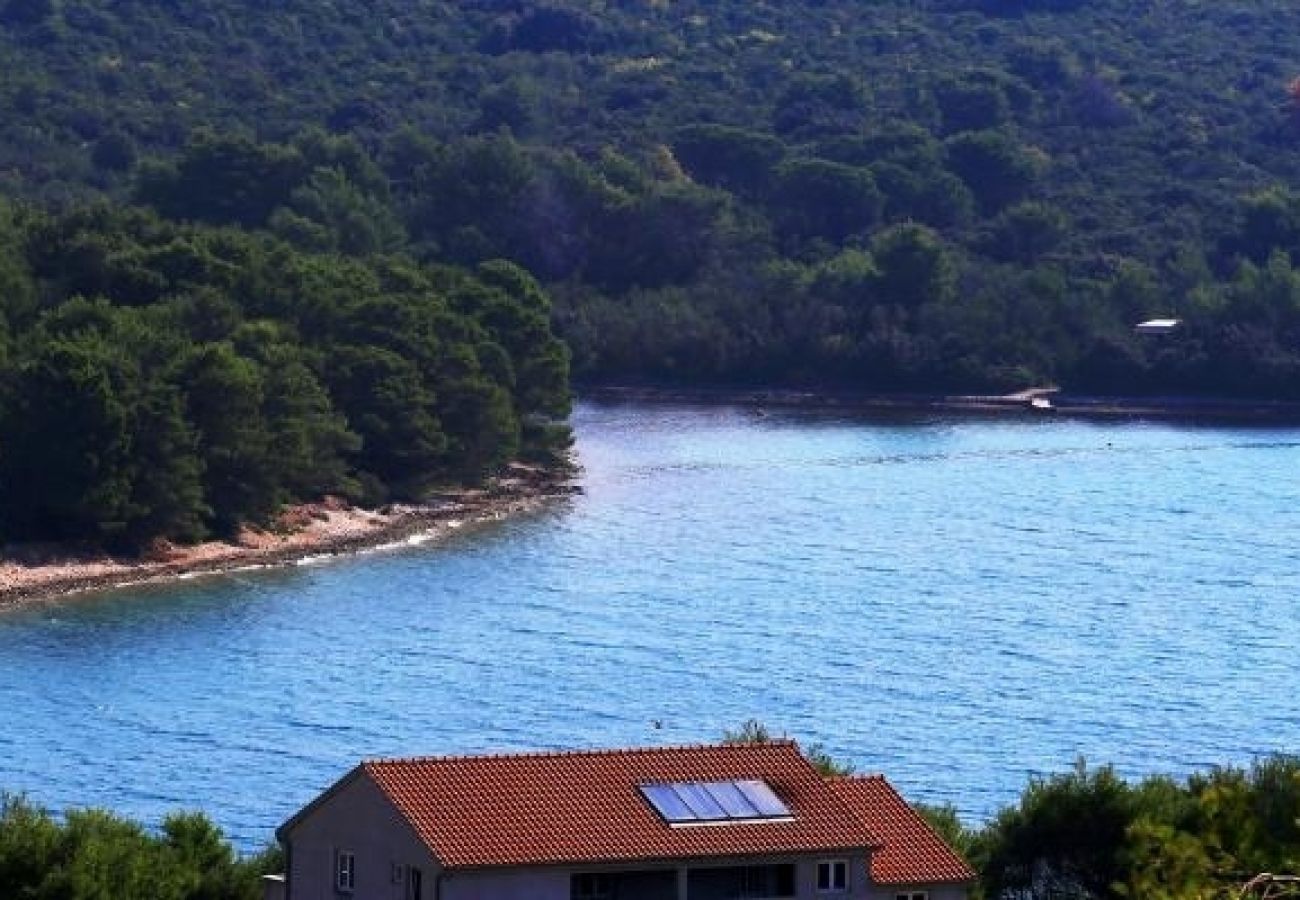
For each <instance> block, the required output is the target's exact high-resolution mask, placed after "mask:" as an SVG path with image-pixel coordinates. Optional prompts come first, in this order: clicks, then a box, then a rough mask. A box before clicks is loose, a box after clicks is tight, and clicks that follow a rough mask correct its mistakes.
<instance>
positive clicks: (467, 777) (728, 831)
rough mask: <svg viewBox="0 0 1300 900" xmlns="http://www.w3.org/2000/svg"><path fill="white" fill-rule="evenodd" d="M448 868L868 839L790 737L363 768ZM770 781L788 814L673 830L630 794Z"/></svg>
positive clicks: (827, 845) (836, 846)
mask: <svg viewBox="0 0 1300 900" xmlns="http://www.w3.org/2000/svg"><path fill="white" fill-rule="evenodd" d="M362 771H363V772H364V773H366V774H368V775H369V776H370V777H371V778H373V779H374V781H375V782H376V783H377V784H378V785H379V787H380V789H381V790H383V791H384V793H385V794H386V795H387V796H388V797H389V798H390V799H391V800H392V802H393V803H394V804H395V805H396V806H397V808H398V810H399V811H400V812H401V813H402V815H403V816H405V817H406V819H407V820H408V821H409V822H410V823H411V825H412V827H413V828H414V829H415V830H416V832H417V833H418V834H419V835H420V837H421V839H422V840H423V841H424V842H425V843H426V844H427V845H428V846H429V848H430V849H431V850H432V851H433V854H434V855H435V856H436V857H437V858H438V859H439V860H440V861H441V862H442V863H443V865H446V866H448V867H450V868H461V867H489V866H512V865H551V864H561V863H590V862H627V861H632V860H647V861H649V860H668V859H679V858H701V857H718V856H749V855H758V854H766V853H797V852H819V851H834V850H840V851H843V850H850V849H855V848H865V847H869V846H874V845H875V844H876V841H875V840H874V838H873V837H872V835H871V832H870V830H869V829H865V828H864V827H863V826H862V825H861V823H859V822H858V821H857V818H856V817H855V816H854V815H853V813H852V812H850V810H849V808H848V807H847V806H846V805H845V803H844V801H842V800H841V799H840V797H839V794H838V792H837V791H836V790H835V789H834V788H833V787H832V786H831V784H830V783H828V782H827V781H826V780H825V779H824V778H822V777H821V775H820V774H818V772H817V771H816V770H815V769H814V768H813V767H812V765H811V764H809V763H808V761H807V760H806V759H804V757H803V755H802V754H800V752H799V749H798V747H797V746H796V745H795V744H794V743H793V742H790V741H778V742H773V743H768V744H749V745H737V746H702V747H675V748H663V749H646V750H609V751H590V752H572V753H538V754H524V755H513V756H473V757H438V758H430V759H411V760H381V761H373V762H367V763H363V764H362ZM747 778H758V779H762V780H764V781H766V782H767V783H768V785H770V786H771V788H772V789H773V790H774V791H775V792H776V793H777V795H778V796H779V797H780V798H781V799H782V800H783V801H784V802H785V803H786V805H787V806H788V807H789V808H790V810H791V811H792V813H793V814H794V816H793V820H789V821H773V822H754V823H733V824H726V825H697V826H676V827H674V826H670V825H668V824H667V823H666V822H664V821H663V819H661V818H660V817H659V815H658V814H657V813H656V812H655V811H654V809H653V808H652V807H651V806H650V804H649V803H648V802H647V801H646V800H645V798H644V797H643V796H642V795H641V792H640V791H639V790H638V787H639V785H642V784H646V783H653V782H664V781H725V780H733V779H747Z"/></svg>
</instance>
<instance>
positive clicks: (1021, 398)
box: [578, 384, 1300, 425]
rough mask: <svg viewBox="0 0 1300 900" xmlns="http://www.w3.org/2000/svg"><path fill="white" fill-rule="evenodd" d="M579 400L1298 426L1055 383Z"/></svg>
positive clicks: (586, 394)
mask: <svg viewBox="0 0 1300 900" xmlns="http://www.w3.org/2000/svg"><path fill="white" fill-rule="evenodd" d="M578 395H579V397H581V398H582V399H584V400H592V401H596V402H606V403H702V404H717V405H725V406H749V407H753V408H754V409H755V410H757V411H761V410H764V409H768V408H771V409H787V410H792V409H793V410H800V409H806V410H844V411H850V412H865V413H871V412H879V413H917V412H934V413H943V414H955V415H985V416H989V415H992V416H1012V415H1015V416H1026V417H1033V418H1043V417H1050V416H1065V417H1070V418H1080V419H1163V420H1182V421H1186V422H1202V423H1214V422H1223V423H1235V424H1252V423H1253V424H1261V425H1278V424H1283V425H1294V424H1300V403H1296V402H1289V401H1284V400H1245V399H1237V398H1224V397H1196V396H1150V397H1144V396H1094V395H1084V394H1070V393H1065V392H1063V391H1061V390H1060V389H1058V388H1055V387H1042V388H1030V389H1027V390H1024V391H1018V392H1016V393H1012V394H924V393H875V392H870V391H847V390H831V389H827V390H796V389H790V388H762V387H759V388H743V387H672V386H662V385H613V384H607V385H587V386H584V387H582V388H580V389H579V390H578Z"/></svg>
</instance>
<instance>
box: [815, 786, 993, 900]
mask: <svg viewBox="0 0 1300 900" xmlns="http://www.w3.org/2000/svg"><path fill="white" fill-rule="evenodd" d="M829 784H830V785H831V787H832V788H834V789H835V792H836V793H838V794H839V795H840V798H841V799H842V800H843V801H844V802H845V803H846V804H848V806H849V808H850V809H852V810H853V812H854V814H855V815H856V816H857V817H858V818H859V819H860V820H861V821H862V824H863V825H865V826H866V827H867V828H869V829H870V830H871V832H872V834H875V835H876V836H877V837H879V838H880V840H881V841H882V842H883V843H884V847H883V848H882V849H880V850H878V851H876V852H875V853H874V854H872V857H871V880H872V881H874V882H876V883H877V884H890V885H893V884H950V883H956V882H968V881H973V880H974V879H975V872H974V871H973V870H972V869H971V867H970V866H969V865H967V864H966V862H965V861H964V860H963V859H962V858H961V857H960V856H958V855H957V853H956V852H955V851H953V850H952V849H951V848H950V847H949V846H948V845H947V844H946V843H944V841H943V838H941V837H939V835H937V834H936V833H935V832H934V829H932V828H931V827H930V825H929V823H927V822H926V821H925V819H923V818H921V816H920V815H918V814H917V813H916V811H915V810H913V809H912V808H911V807H910V806H908V805H907V801H905V800H904V799H903V798H902V797H901V796H899V794H898V792H897V791H896V790H894V788H893V786H892V785H891V784H890V783H889V782H888V781H886V780H885V779H884V778H883V777H882V776H880V775H871V776H861V777H850V778H832V779H830V781H829Z"/></svg>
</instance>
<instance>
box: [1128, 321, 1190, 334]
mask: <svg viewBox="0 0 1300 900" xmlns="http://www.w3.org/2000/svg"><path fill="white" fill-rule="evenodd" d="M1182 327H1183V320H1182V319H1148V320H1147V321H1145V322H1139V323H1138V324H1137V325H1135V326H1134V327H1133V330H1134V331H1135V332H1137V333H1138V334H1173V333H1174V332H1175V331H1177V330H1178V329H1179V328H1182Z"/></svg>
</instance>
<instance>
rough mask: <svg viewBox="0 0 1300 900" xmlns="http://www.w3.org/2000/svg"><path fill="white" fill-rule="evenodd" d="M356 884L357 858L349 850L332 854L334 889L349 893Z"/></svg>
mask: <svg viewBox="0 0 1300 900" xmlns="http://www.w3.org/2000/svg"><path fill="white" fill-rule="evenodd" d="M356 886H357V858H356V855H355V854H353V852H352V851H351V850H339V851H337V852H335V854H334V889H335V890H337V891H339V892H341V893H344V894H350V893H352V891H353V890H354V889H355V888H356Z"/></svg>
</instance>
